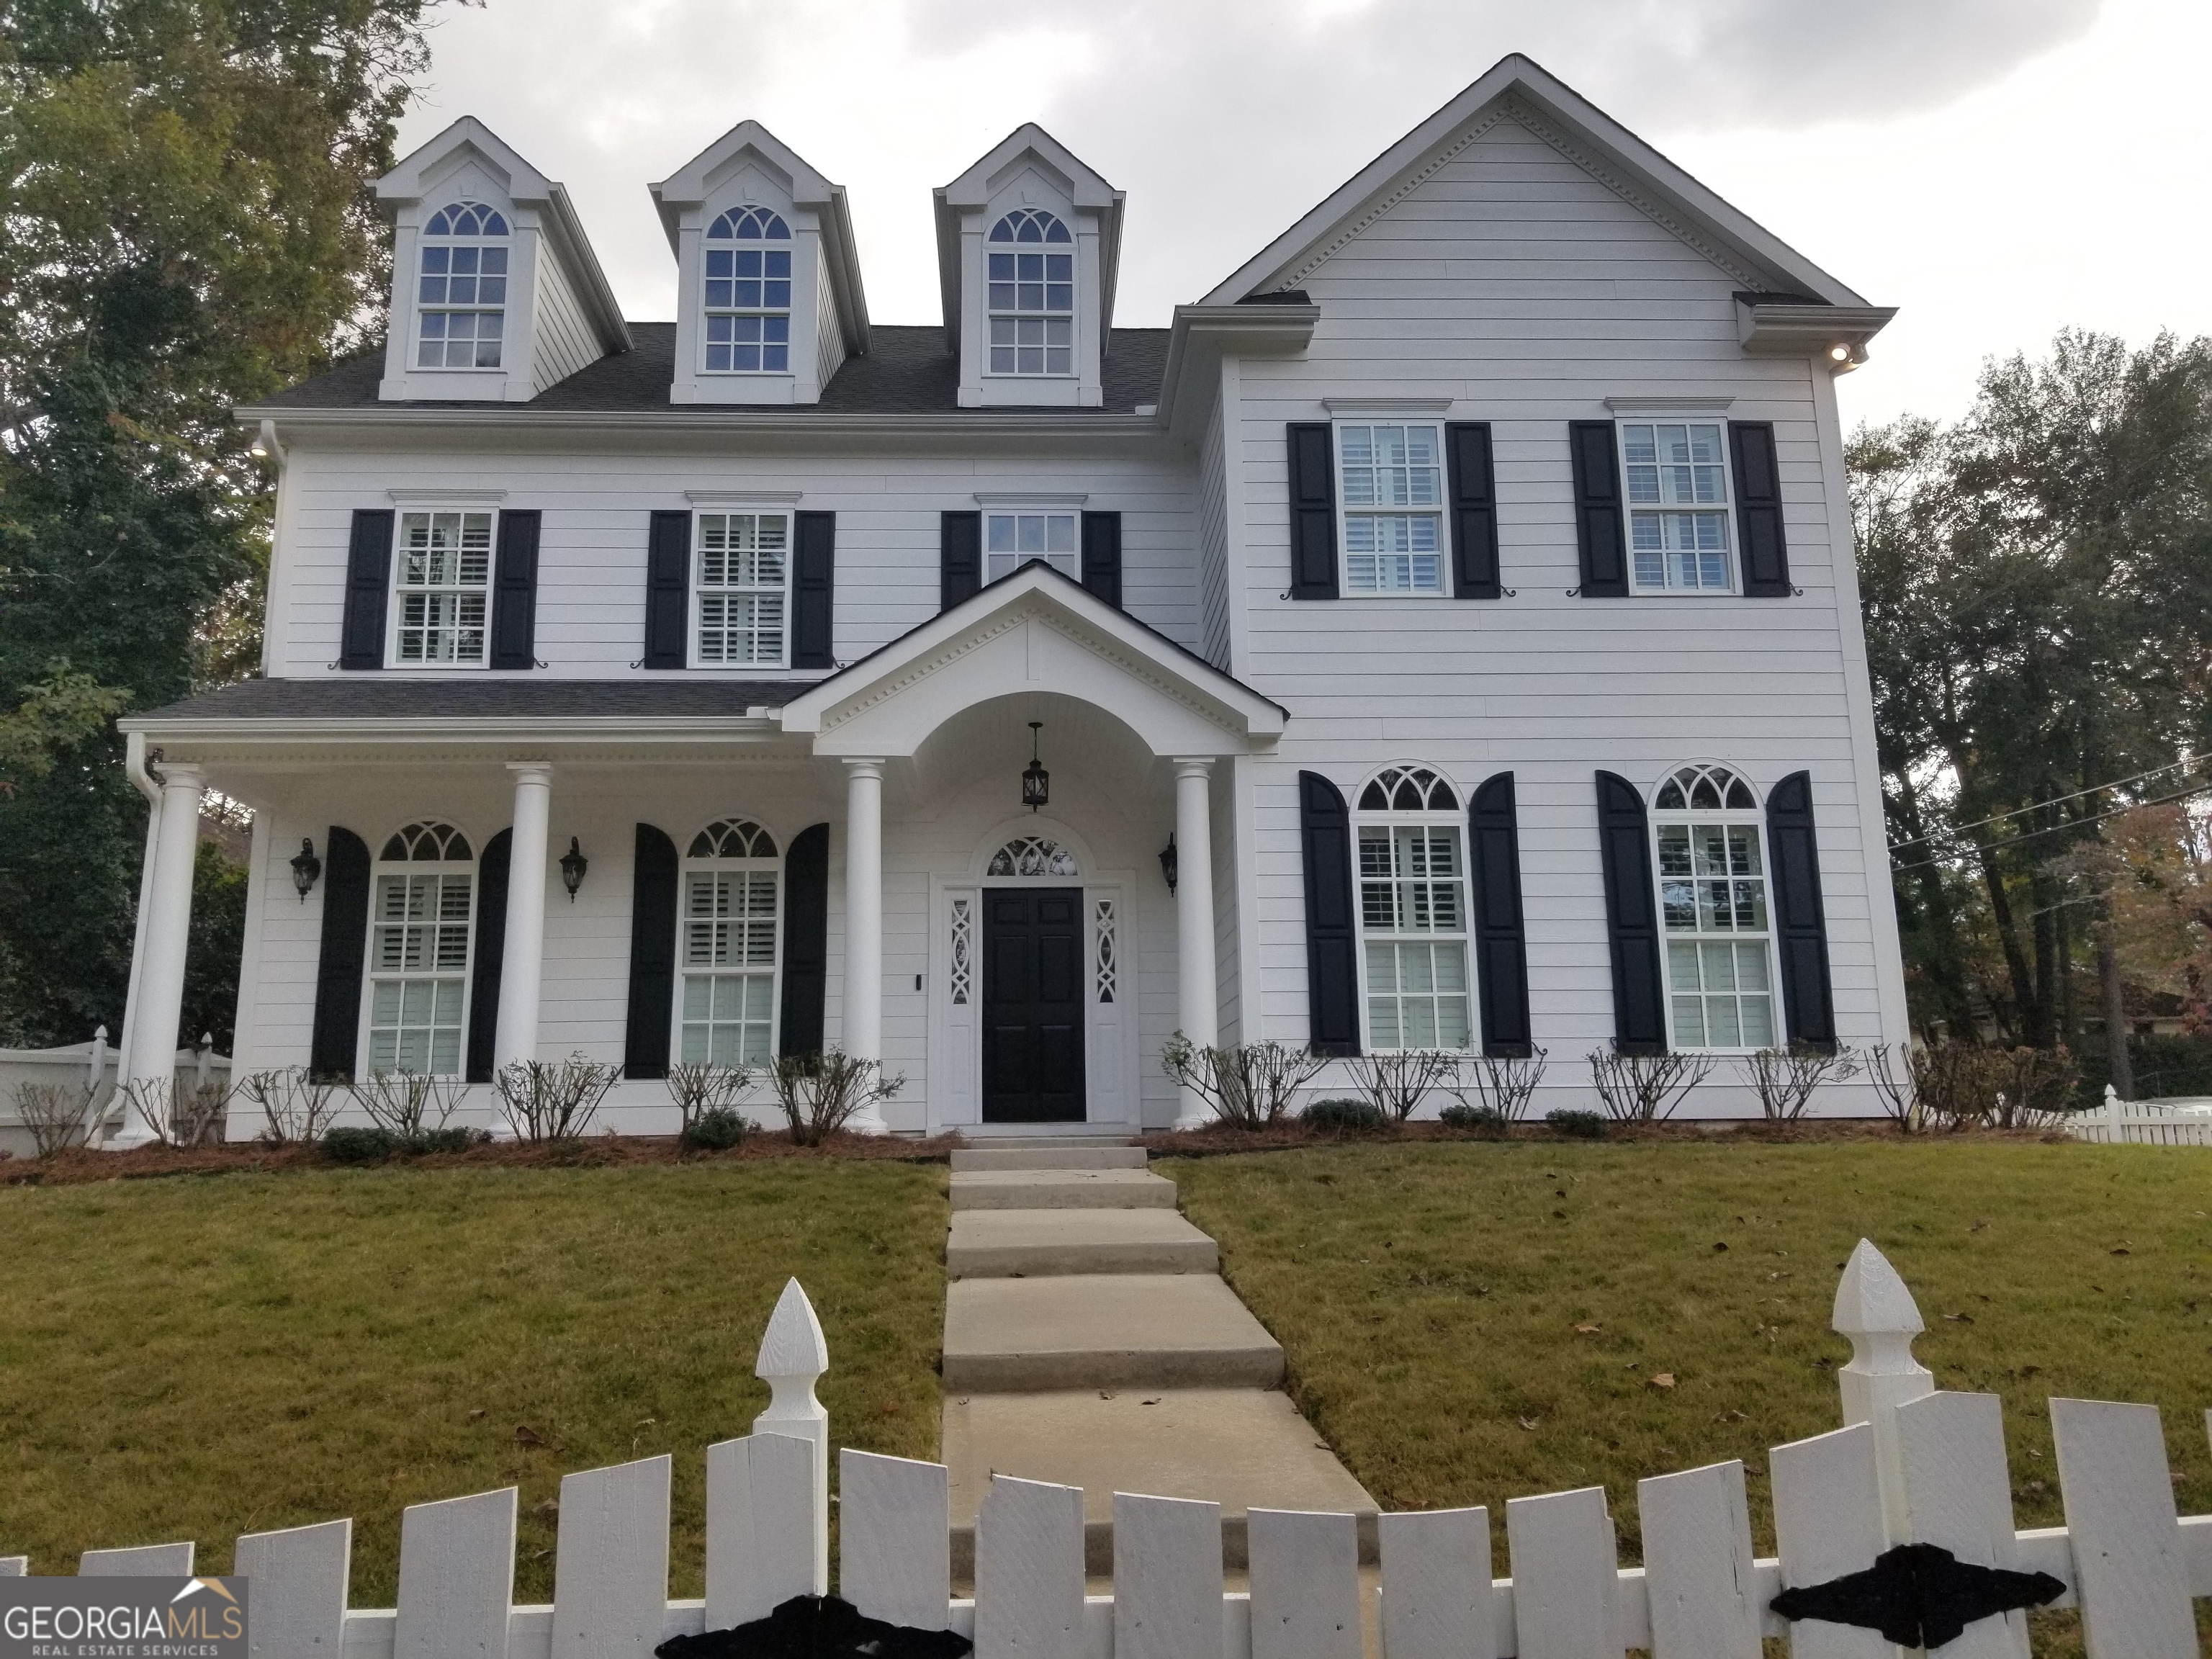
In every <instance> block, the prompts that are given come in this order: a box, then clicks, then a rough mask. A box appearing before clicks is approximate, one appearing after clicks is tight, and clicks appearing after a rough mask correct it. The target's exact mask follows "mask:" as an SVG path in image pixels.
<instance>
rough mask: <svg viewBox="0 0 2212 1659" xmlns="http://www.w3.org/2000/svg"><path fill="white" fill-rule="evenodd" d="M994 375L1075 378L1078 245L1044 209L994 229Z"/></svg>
mask: <svg viewBox="0 0 2212 1659" xmlns="http://www.w3.org/2000/svg"><path fill="white" fill-rule="evenodd" d="M984 247H985V253H984V257H985V258H986V259H987V261H988V262H989V266H990V283H989V287H990V313H991V373H992V374H1073V373H1074V372H1075V239H1074V238H1073V236H1071V235H1069V234H1068V232H1067V227H1066V225H1065V224H1063V223H1062V222H1060V220H1059V219H1057V218H1055V217H1054V216H1052V215H1051V214H1049V213H1047V212H1046V211H1044V210H1043V209H1042V208H1020V209H1018V210H1015V211H1014V212H1012V213H1009V214H1008V215H1006V217H1005V218H1003V219H1001V220H1000V221H999V222H998V223H996V224H995V225H993V226H992V227H991V234H990V235H989V237H988V238H987V239H986V240H985V243H984Z"/></svg>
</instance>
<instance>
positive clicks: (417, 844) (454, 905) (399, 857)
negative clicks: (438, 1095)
mask: <svg viewBox="0 0 2212 1659" xmlns="http://www.w3.org/2000/svg"><path fill="white" fill-rule="evenodd" d="M475 858H476V855H475V854H474V852H473V851H472V850H471V848H470V846H469V842H468V837H467V836H464V835H463V834H462V833H461V832H460V831H459V830H458V829H454V828H453V825H451V824H449V823H436V822H435V821H430V820H425V821H424V822H422V823H410V824H409V825H408V826H407V827H406V828H405V829H401V830H399V831H398V832H397V833H395V834H394V835H393V836H392V837H391V839H390V840H388V841H386V842H385V843H384V850H383V852H382V853H380V854H378V856H377V869H376V890H375V896H374V901H373V902H372V904H371V906H370V909H369V921H368V930H369V937H368V1063H367V1068H366V1069H367V1070H368V1071H369V1072H371V1073H376V1072H414V1073H421V1074H422V1075H425V1076H429V1077H459V1075H460V1073H461V1032H462V1030H463V1029H464V1026H465V1020H466V1017H467V1012H468V1006H467V1005H468V983H469V939H470V934H471V927H470V922H471V918H472V915H473V910H474V900H475V886H476V864H475Z"/></svg>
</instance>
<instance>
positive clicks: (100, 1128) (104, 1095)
mask: <svg viewBox="0 0 2212 1659" xmlns="http://www.w3.org/2000/svg"><path fill="white" fill-rule="evenodd" d="M121 1058H122V1054H121V1050H119V1049H118V1048H113V1047H112V1046H111V1045H110V1044H109V1042H108V1041H107V1028H106V1026H105V1025H102V1026H100V1028H99V1029H98V1030H94V1032H93V1034H92V1041H91V1042H72V1043H68V1044H66V1045H64V1047H62V1048H0V1152H7V1153H9V1155H10V1156H11V1157H15V1158H28V1157H30V1156H31V1154H32V1152H33V1151H34V1150H35V1149H36V1143H35V1142H34V1141H33V1139H32V1135H31V1132H30V1130H29V1129H27V1127H24V1124H23V1121H22V1118H21V1114H20V1113H19V1111H18V1109H17V1104H18V1103H17V1097H16V1092H15V1091H16V1090H17V1088H18V1087H19V1086H20V1085H23V1084H26V1083H50V1084H51V1083H58V1084H62V1085H65V1086H68V1087H70V1088H72V1089H74V1088H81V1087H88V1088H89V1089H90V1090H91V1104H92V1107H93V1108H94V1135H93V1144H94V1146H98V1145H99V1144H100V1142H101V1141H102V1140H103V1139H106V1136H108V1135H110V1134H112V1133H114V1132H115V1131H116V1130H118V1129H120V1128H122V1127H125V1125H124V1105H123V1103H122V1102H121V1101H120V1100H118V1099H117V1098H116V1084H117V1071H118V1062H119V1061H120V1060H121ZM230 1070H231V1066H230V1056H229V1055H228V1054H217V1053H216V1050H215V1039H214V1038H213V1037H211V1036H206V1035H203V1036H201V1038H200V1043H199V1047H197V1048H179V1049H178V1050H177V1070H176V1078H175V1082H174V1084H173V1087H174V1089H175V1090H176V1091H177V1092H178V1093H179V1095H183V1094H185V1093H189V1092H191V1091H194V1090H197V1089H202V1088H204V1087H206V1086H207V1085H209V1084H210V1083H217V1084H227V1083H228V1082H229V1080H230Z"/></svg>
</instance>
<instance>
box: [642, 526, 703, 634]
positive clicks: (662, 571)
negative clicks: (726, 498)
mask: <svg viewBox="0 0 2212 1659" xmlns="http://www.w3.org/2000/svg"><path fill="white" fill-rule="evenodd" d="M690 582H691V514H690V512H689V511H683V512H662V513H654V514H653V525H652V529H651V530H650V532H648V534H647V540H646V550H645V655H644V657H643V658H642V659H641V661H640V663H639V666H641V667H643V668H681V667H683V666H684V665H685V663H686V662H687V661H688V660H689V659H690V652H689V650H688V649H687V647H686V641H685V640H684V631H685V629H686V626H687V625H688V623H689V622H690V614H691V594H690Z"/></svg>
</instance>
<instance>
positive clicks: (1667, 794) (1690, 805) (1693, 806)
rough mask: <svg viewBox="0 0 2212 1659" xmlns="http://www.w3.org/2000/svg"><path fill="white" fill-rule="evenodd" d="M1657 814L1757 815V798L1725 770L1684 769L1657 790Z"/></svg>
mask: <svg viewBox="0 0 2212 1659" xmlns="http://www.w3.org/2000/svg"><path fill="white" fill-rule="evenodd" d="M1652 808H1653V810H1654V811H1660V812H1756V811H1758V810H1759V797H1758V796H1757V795H1755V794H1753V793H1752V789H1751V786H1750V785H1749V784H1747V783H1746V782H1745V781H1743V780H1742V779H1741V778H1740V777H1738V776H1737V775H1735V773H1733V772H1731V771H1729V769H1728V768H1726V767H1725V766H1685V767H1683V768H1682V769H1680V771H1678V772H1674V773H1672V774H1670V775H1668V778H1667V779H1666V781H1664V782H1662V784H1661V785H1660V786H1659V793H1658V796H1657V797H1656V799H1654V800H1653V802H1652Z"/></svg>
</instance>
